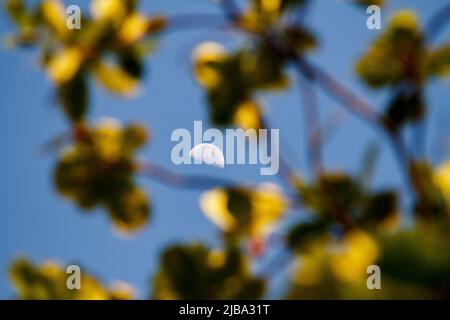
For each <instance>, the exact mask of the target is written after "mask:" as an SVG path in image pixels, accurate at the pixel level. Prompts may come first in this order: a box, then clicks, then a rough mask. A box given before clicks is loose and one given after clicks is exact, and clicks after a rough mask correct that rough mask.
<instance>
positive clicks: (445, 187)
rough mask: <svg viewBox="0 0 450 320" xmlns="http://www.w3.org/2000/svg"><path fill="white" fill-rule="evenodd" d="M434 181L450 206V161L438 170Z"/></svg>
mask: <svg viewBox="0 0 450 320" xmlns="http://www.w3.org/2000/svg"><path fill="white" fill-rule="evenodd" d="M433 180H434V183H435V184H436V185H437V186H438V187H439V188H440V189H441V191H442V193H443V195H444V197H445V199H446V200H447V202H448V203H449V206H450V161H447V162H446V163H444V164H442V165H441V166H440V167H438V168H437V169H436V171H435V172H434V177H433Z"/></svg>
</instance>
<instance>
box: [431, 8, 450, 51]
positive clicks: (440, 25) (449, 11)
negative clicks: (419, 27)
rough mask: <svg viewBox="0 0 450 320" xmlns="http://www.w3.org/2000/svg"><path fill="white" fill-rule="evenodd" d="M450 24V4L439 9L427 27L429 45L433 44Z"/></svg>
mask: <svg viewBox="0 0 450 320" xmlns="http://www.w3.org/2000/svg"><path fill="white" fill-rule="evenodd" d="M449 22H450V4H446V5H445V6H444V7H443V8H441V9H439V10H438V11H437V12H436V13H435V14H434V15H433V16H432V17H431V19H430V20H429V22H428V23H427V27H426V37H427V41H428V43H431V42H433V41H434V40H435V39H436V38H437V37H438V36H439V34H440V33H441V32H442V31H443V29H444V28H445V26H446V25H447V24H448V23H449Z"/></svg>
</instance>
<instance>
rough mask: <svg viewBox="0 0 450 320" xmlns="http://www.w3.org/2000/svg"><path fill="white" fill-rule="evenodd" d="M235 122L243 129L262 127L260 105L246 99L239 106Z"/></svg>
mask: <svg viewBox="0 0 450 320" xmlns="http://www.w3.org/2000/svg"><path fill="white" fill-rule="evenodd" d="M234 123H235V124H236V125H237V126H239V127H241V128H243V129H259V128H261V121H260V107H259V105H258V104H257V103H255V102H253V101H244V102H242V103H241V104H239V106H238V107H237V110H236V113H235V114H234Z"/></svg>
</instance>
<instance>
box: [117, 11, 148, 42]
mask: <svg viewBox="0 0 450 320" xmlns="http://www.w3.org/2000/svg"><path fill="white" fill-rule="evenodd" d="M148 27H149V21H148V19H147V18H146V17H145V16H143V15H141V14H139V13H133V14H131V15H129V16H128V17H127V18H126V19H125V21H124V22H123V24H122V27H121V28H120V30H119V35H118V36H119V39H120V41H121V42H122V43H123V44H125V45H128V44H131V43H134V42H136V41H138V40H140V39H142V37H144V36H145V34H146V32H147V29H148Z"/></svg>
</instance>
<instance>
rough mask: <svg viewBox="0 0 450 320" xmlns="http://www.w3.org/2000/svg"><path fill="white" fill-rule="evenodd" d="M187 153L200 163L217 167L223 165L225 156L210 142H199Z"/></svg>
mask: <svg viewBox="0 0 450 320" xmlns="http://www.w3.org/2000/svg"><path fill="white" fill-rule="evenodd" d="M189 155H190V156H191V157H192V158H193V159H195V160H197V161H201V162H202V163H206V164H208V165H210V166H215V167H219V168H223V167H225V157H224V156H223V153H222V150H220V149H219V148H218V147H217V146H215V145H214V144H212V143H201V144H198V145H196V146H195V147H194V148H192V150H191V151H190V152H189Z"/></svg>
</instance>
